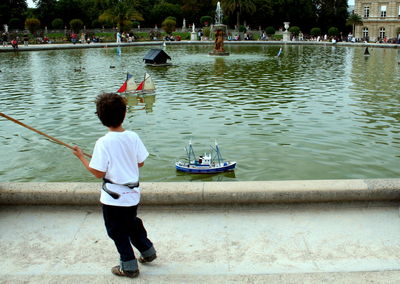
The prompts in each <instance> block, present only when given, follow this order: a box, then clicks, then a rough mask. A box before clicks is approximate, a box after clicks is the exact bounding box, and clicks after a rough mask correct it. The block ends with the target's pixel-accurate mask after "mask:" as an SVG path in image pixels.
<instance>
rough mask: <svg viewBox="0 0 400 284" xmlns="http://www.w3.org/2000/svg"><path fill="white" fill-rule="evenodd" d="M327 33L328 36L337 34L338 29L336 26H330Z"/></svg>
mask: <svg viewBox="0 0 400 284" xmlns="http://www.w3.org/2000/svg"><path fill="white" fill-rule="evenodd" d="M328 35H329V36H337V35H339V29H338V28H336V27H330V28H329V29H328Z"/></svg>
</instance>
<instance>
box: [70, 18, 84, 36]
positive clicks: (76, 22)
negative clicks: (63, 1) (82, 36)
mask: <svg viewBox="0 0 400 284" xmlns="http://www.w3.org/2000/svg"><path fill="white" fill-rule="evenodd" d="M69 26H70V27H71V29H72V30H73V31H74V32H75V33H79V31H80V30H81V29H82V28H83V22H82V20H80V19H72V20H71V21H70V22H69Z"/></svg>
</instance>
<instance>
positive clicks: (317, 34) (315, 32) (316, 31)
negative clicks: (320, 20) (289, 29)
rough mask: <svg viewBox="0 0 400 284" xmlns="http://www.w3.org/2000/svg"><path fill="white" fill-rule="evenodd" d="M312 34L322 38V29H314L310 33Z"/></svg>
mask: <svg viewBox="0 0 400 284" xmlns="http://www.w3.org/2000/svg"><path fill="white" fill-rule="evenodd" d="M310 34H311V35H312V36H320V35H321V29H320V28H312V29H311V31H310Z"/></svg>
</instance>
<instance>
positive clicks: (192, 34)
mask: <svg viewBox="0 0 400 284" xmlns="http://www.w3.org/2000/svg"><path fill="white" fill-rule="evenodd" d="M190 40H192V41H193V40H197V33H196V32H191V33H190Z"/></svg>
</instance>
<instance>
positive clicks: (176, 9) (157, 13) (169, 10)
mask: <svg viewBox="0 0 400 284" xmlns="http://www.w3.org/2000/svg"><path fill="white" fill-rule="evenodd" d="M157 2H158V1H157ZM169 2H171V1H169ZM150 17H151V18H152V19H153V21H154V23H157V24H159V19H166V18H168V17H175V21H176V19H181V17H182V10H181V6H180V5H178V4H172V3H168V2H167V1H160V3H158V4H155V5H154V7H153V9H151V13H150Z"/></svg>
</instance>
